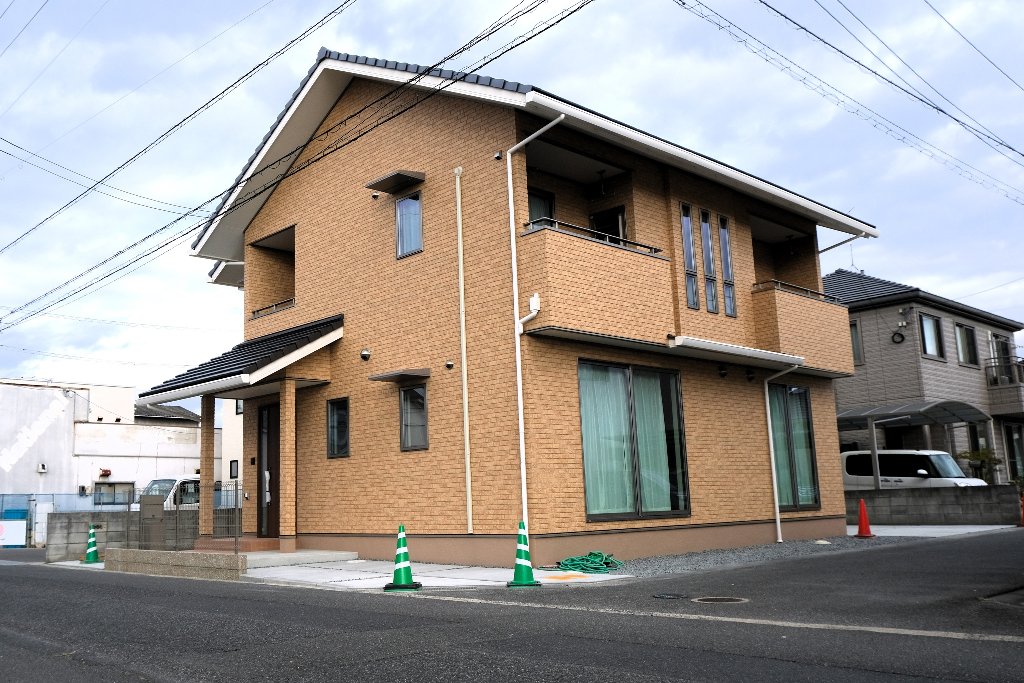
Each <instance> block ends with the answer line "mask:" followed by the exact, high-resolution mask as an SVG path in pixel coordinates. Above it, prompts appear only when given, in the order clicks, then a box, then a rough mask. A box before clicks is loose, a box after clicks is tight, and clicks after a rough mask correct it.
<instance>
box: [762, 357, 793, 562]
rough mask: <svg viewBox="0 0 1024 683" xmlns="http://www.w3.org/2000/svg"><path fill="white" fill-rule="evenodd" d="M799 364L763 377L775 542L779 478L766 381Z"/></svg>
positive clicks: (779, 517) (778, 530) (778, 531)
mask: <svg viewBox="0 0 1024 683" xmlns="http://www.w3.org/2000/svg"><path fill="white" fill-rule="evenodd" d="M798 367H800V366H799V365H793V366H790V367H788V368H786V369H785V370H782V371H780V372H776V373H775V374H774V375H770V376H768V377H765V378H764V418H765V423H766V424H767V425H768V459H769V460H770V462H771V468H772V500H773V501H774V503H775V542H776V543H782V515H781V513H780V512H779V478H778V476H776V474H775V438H774V436H773V435H772V404H771V401H770V400H769V398H768V383H769V382H771V381H772V380H773V379H776V378H778V377H782V376H783V375H785V374H786V373H789V372H793V371H794V370H796V369H797V368H798Z"/></svg>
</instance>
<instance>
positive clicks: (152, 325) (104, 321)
mask: <svg viewBox="0 0 1024 683" xmlns="http://www.w3.org/2000/svg"><path fill="white" fill-rule="evenodd" d="M0 308H3V309H6V310H10V309H11V306H0ZM42 315H43V316H44V317H47V318H63V319H65V320H77V321H79V322H86V323H99V324H102V325H118V326H121V327H146V328H150V329H154V330H188V331H194V332H232V331H233V330H229V329H227V328H223V327H195V326H192V325H166V324H163V323H144V322H138V321H135V320H110V319H108V318H89V317H86V316H82V315H65V314H61V313H43V314H42Z"/></svg>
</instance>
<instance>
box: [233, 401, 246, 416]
mask: <svg viewBox="0 0 1024 683" xmlns="http://www.w3.org/2000/svg"><path fill="white" fill-rule="evenodd" d="M244 414H245V402H244V401H243V400H242V399H240V398H236V399H235V415H244Z"/></svg>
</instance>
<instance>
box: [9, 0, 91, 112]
mask: <svg viewBox="0 0 1024 683" xmlns="http://www.w3.org/2000/svg"><path fill="white" fill-rule="evenodd" d="M12 1H13V0H12ZM109 2H110V0H103V4H101V5H100V6H99V7H97V8H96V11H95V12H93V13H92V15H90V16H89V18H88V19H86V20H85V23H84V24H82V25H81V26H80V27H79V28H78V30H77V31H75V35H73V36H71V39H70V40H68V42H67V43H65V44H64V47H62V48H61V49H60V50H58V51H57V54H55V55H54V56H53V57H51V58H50V61H48V62H47V63H46V66H44V67H43V68H42V69H40V71H39V73H37V74H36V75H35V77H34V78H33V79H32V80H31V81H29V84H28V85H26V86H25V89H24V90H22V91H21V92H20V93H18V95H17V96H16V97H15V98H14V99H13V100H11V103H10V104H8V105H7V108H5V109H4V110H3V111H2V112H0V119H2V118H3V117H4V116H6V115H7V112H9V111H10V110H11V107H13V106H14V105H16V104H17V103H18V102H20V101H21V98H22V97H24V96H25V93H27V92H28V91H29V90H31V89H32V86H33V85H35V84H36V81H38V80H39V78H40V77H41V76H42V75H43V74H44V73H46V71H47V69H49V68H50V67H51V66H52V65H53V63H54V62H55V61H57V58H58V57H60V56H61V55H62V54H64V51H65V50H67V49H68V48H69V47H71V43H73V42H75V40H76V39H77V38H78V36H79V35H81V33H82V31H84V30H85V27H86V26H88V25H89V24H91V23H92V20H93V19H95V18H96V15H97V14H99V13H100V12H101V11H103V8H104V7H106V6H107V3H109ZM8 6H9V5H8ZM0 17H3V15H0Z"/></svg>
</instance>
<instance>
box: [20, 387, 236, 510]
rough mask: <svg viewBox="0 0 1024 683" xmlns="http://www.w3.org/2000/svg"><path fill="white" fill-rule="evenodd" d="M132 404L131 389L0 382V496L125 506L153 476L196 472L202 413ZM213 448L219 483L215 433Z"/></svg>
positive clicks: (178, 408)
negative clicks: (41, 496) (53, 496)
mask: <svg viewBox="0 0 1024 683" xmlns="http://www.w3.org/2000/svg"><path fill="white" fill-rule="evenodd" d="M134 401H135V390H134V389H133V388H132V387H114V386H98V385H86V384H73V383H61V382H36V381H30V380H13V379H0V405H2V406H3V407H4V410H3V411H2V412H0V474H2V476H0V493H2V494H37V495H38V494H70V495H77V496H79V497H81V498H83V501H82V502H81V505H80V506H79V507H90V506H93V505H96V506H103V505H124V504H125V503H127V502H130V499H131V498H132V494H133V491H134V490H135V489H137V488H142V487H143V486H145V485H146V484H147V483H148V482H149V481H150V480H151V479H156V478H159V477H176V476H180V475H182V474H193V473H195V471H196V469H197V468H198V467H199V416H198V415H196V414H195V413H193V412H192V411H190V410H187V409H185V408H182V407H179V406H142V405H139V406H136V405H135V404H134ZM215 443H216V460H215V467H216V468H217V472H216V473H215V476H217V478H218V479H219V478H221V477H220V474H219V465H220V430H219V429H218V430H217V433H216V435H215Z"/></svg>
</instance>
